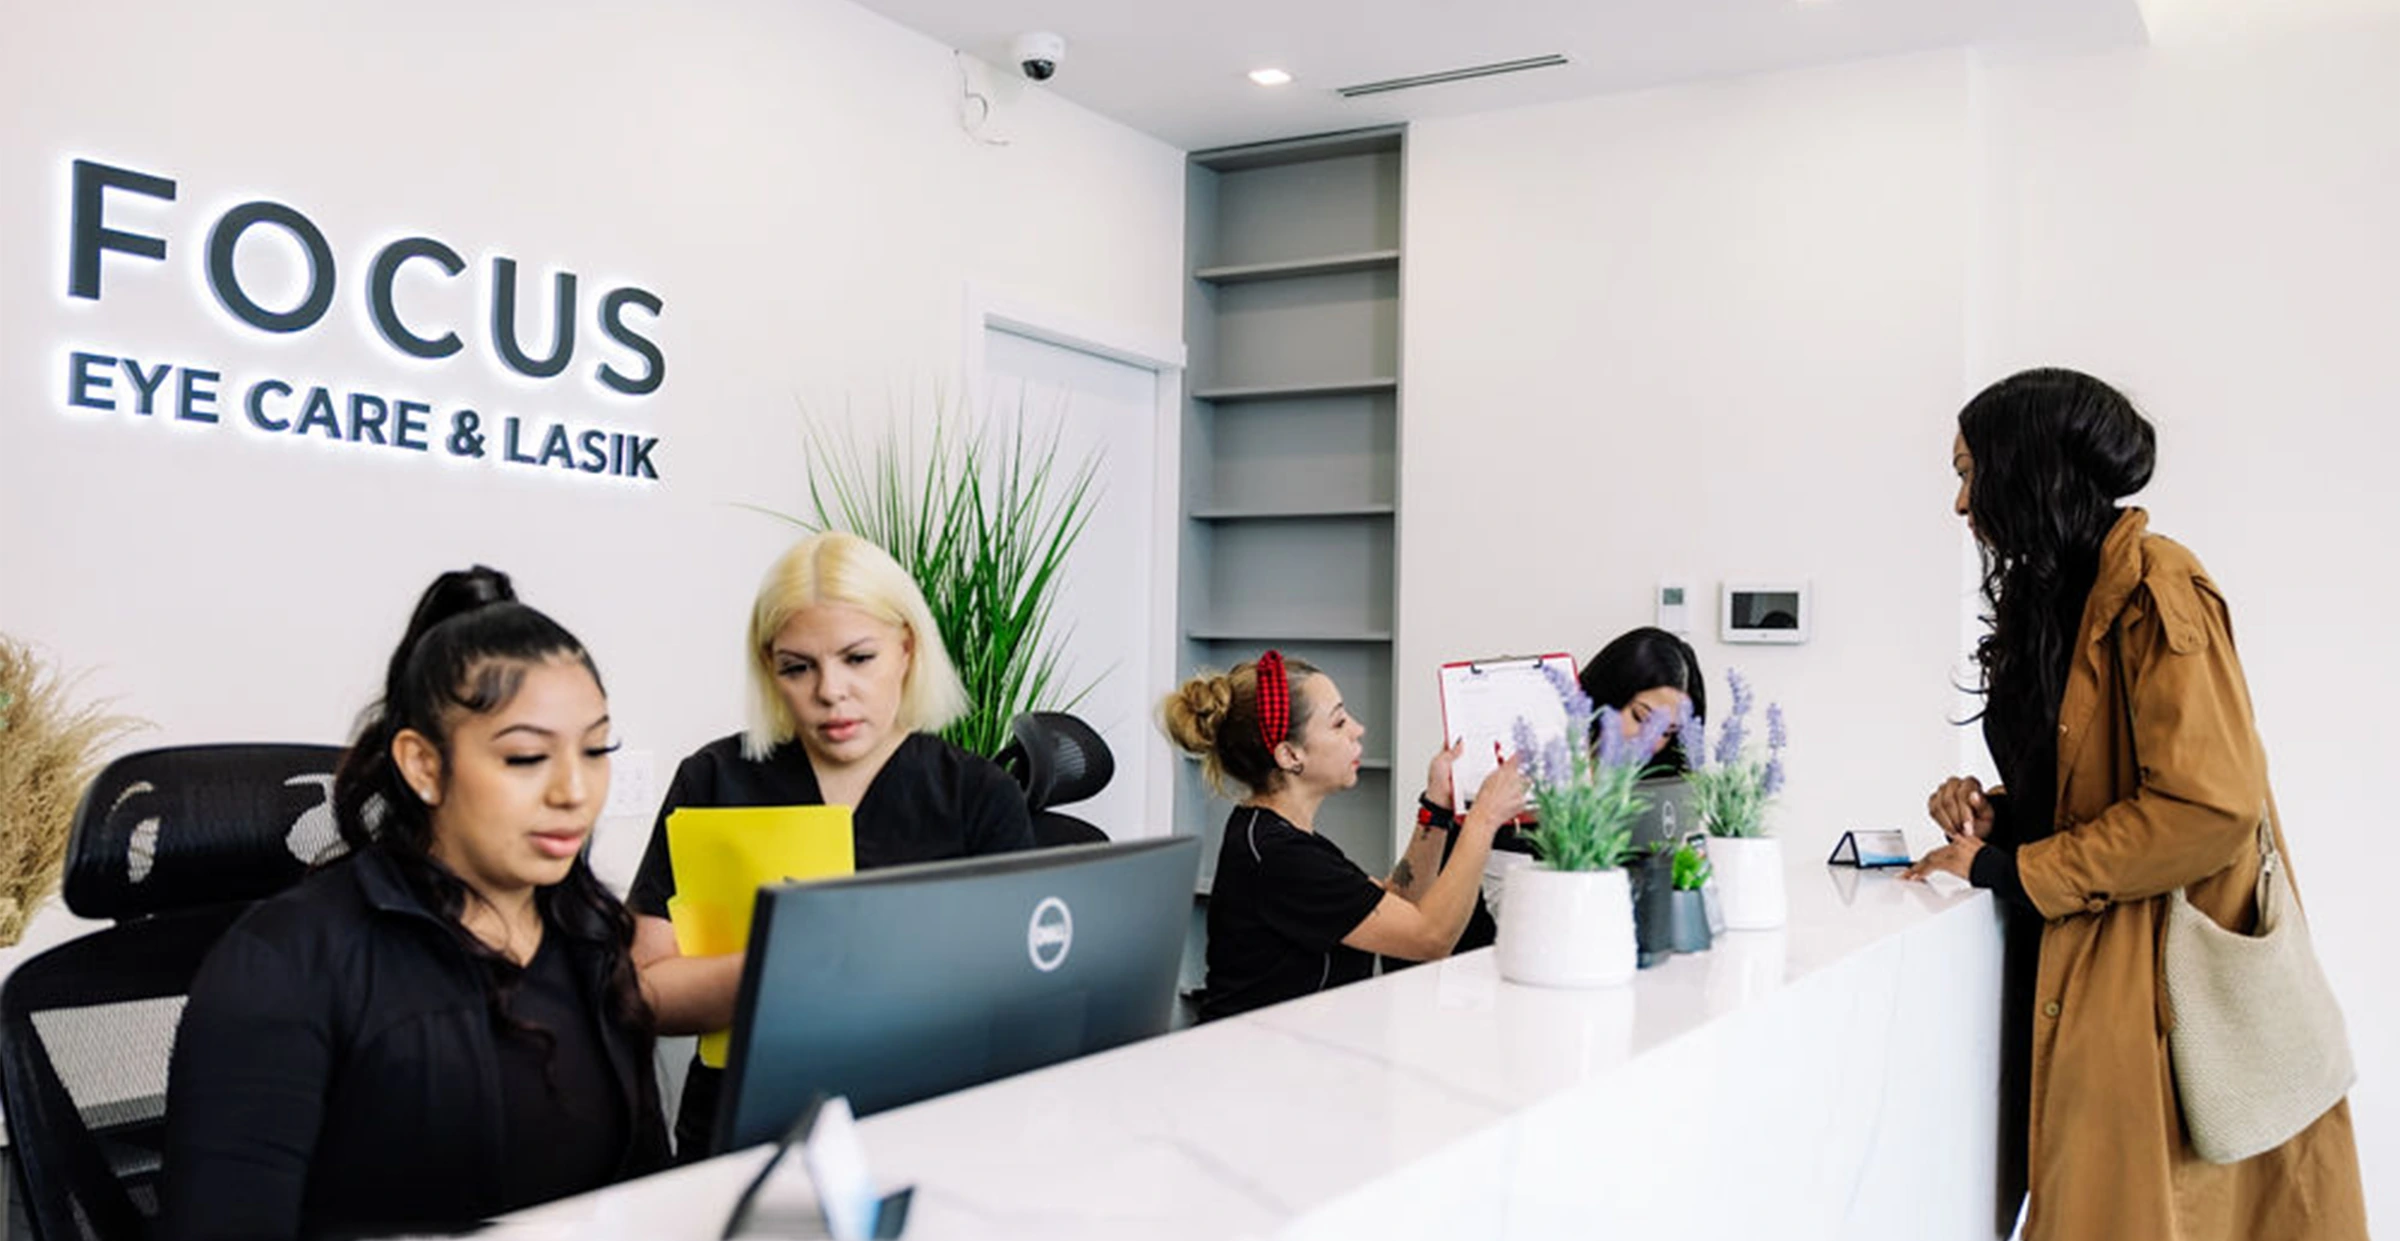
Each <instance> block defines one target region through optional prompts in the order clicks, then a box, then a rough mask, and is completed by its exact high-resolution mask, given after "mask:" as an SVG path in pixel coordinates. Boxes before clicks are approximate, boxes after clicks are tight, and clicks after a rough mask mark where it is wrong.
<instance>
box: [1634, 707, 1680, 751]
mask: <svg viewBox="0 0 2400 1241" xmlns="http://www.w3.org/2000/svg"><path fill="white" fill-rule="evenodd" d="M1675 720H1676V717H1674V716H1672V715H1669V714H1667V713H1666V712H1664V711H1653V712H1651V713H1650V714H1649V715H1648V716H1647V717H1645V718H1644V719H1643V720H1642V731H1641V733H1640V735H1639V736H1636V737H1635V738H1634V741H1633V758H1634V760H1635V761H1636V762H1641V763H1648V762H1649V761H1650V760H1651V758H1652V757H1654V756H1655V755H1657V753H1658V749H1659V747H1660V746H1661V745H1663V744H1665V743H1666V740H1667V730H1668V729H1670V728H1673V727H1674V726H1675Z"/></svg>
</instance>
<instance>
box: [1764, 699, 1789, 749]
mask: <svg viewBox="0 0 2400 1241" xmlns="http://www.w3.org/2000/svg"><path fill="white" fill-rule="evenodd" d="M1788 740H1790V738H1789V736H1788V735H1787V734H1785V732H1784V731H1783V704H1782V703H1780V702H1770V703H1768V704H1767V749H1768V751H1769V752H1781V751H1782V749H1783V746H1784V743H1785V742H1786V741H1788Z"/></svg>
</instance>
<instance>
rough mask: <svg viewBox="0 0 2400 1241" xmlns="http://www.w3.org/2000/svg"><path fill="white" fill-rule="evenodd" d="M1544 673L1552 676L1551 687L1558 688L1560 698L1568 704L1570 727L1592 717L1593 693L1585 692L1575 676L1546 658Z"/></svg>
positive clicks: (1543, 664) (1543, 666)
mask: <svg viewBox="0 0 2400 1241" xmlns="http://www.w3.org/2000/svg"><path fill="white" fill-rule="evenodd" d="M1542 675H1543V676H1545V677H1548V678H1550V688H1551V689H1553V690H1556V691H1557V692H1558V700H1559V701H1560V702H1562V703H1564V704H1566V708H1567V723H1568V725H1569V726H1570V727H1573V726H1575V725H1579V724H1582V723H1583V722H1584V721H1586V720H1589V719H1591V718H1592V698H1591V695H1589V694H1586V693H1584V692H1583V687H1582V686H1581V685H1578V684H1576V683H1575V680H1574V678H1572V677H1570V676H1568V675H1567V674H1566V673H1564V672H1561V671H1559V670H1558V665H1557V664H1554V663H1551V662H1550V661H1549V660H1546V659H1545V660H1543V661H1542Z"/></svg>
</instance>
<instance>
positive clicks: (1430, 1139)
mask: <svg viewBox="0 0 2400 1241" xmlns="http://www.w3.org/2000/svg"><path fill="white" fill-rule="evenodd" d="M1789 881H1790V885H1791V891H1790V896H1791V919H1790V922H1789V924H1788V925H1787V926H1785V927H1784V928H1783V929H1781V930H1776V931H1764V932H1735V933H1731V934H1728V935H1725V936H1723V937H1721V938H1720V939H1719V940H1718V943H1717V946H1716V947H1715V949H1714V950H1713V951H1710V952H1708V953H1705V954H1700V955H1694V956H1680V957H1675V958H1672V959H1671V960H1670V961H1668V962H1667V963H1666V964H1663V965H1661V966H1658V967H1656V968H1653V969H1649V970H1644V971H1642V972H1641V973H1640V974H1639V975H1638V976H1637V977H1636V978H1635V980H1634V982H1633V983H1632V984H1631V985H1629V986H1626V987H1622V988H1617V989H1614V990H1603V991H1545V990H1538V989H1533V988H1528V987H1520V986H1515V985H1511V984H1507V983H1503V982H1501V981H1500V979H1499V977H1498V976H1497V974H1496V973H1495V971H1494V968H1493V961H1492V954H1491V953H1490V952H1488V951H1486V952H1477V953H1471V954H1468V955H1466V956H1462V957H1458V958H1455V959H1452V960H1449V961H1443V962H1438V963H1434V964H1430V965H1424V966H1420V967H1417V968H1414V969H1409V970H1404V971H1401V972H1399V973H1396V974H1393V975H1389V976H1386V977H1382V978H1377V979H1374V980H1371V981H1369V982H1365V983H1361V984H1358V985H1355V986H1351V987H1347V988H1343V989H1341V990H1338V991H1333V992H1328V993H1326V994H1323V995H1319V996H1313V997H1310V998H1308V999H1305V1000H1300V1001H1297V1002H1294V1003H1290V1004H1285V1005H1281V1006H1278V1007H1275V1008H1271V1009H1267V1010H1263V1011H1260V1012H1256V1013H1252V1014H1248V1015H1245V1016H1242V1017H1237V1018H1233V1019H1230V1020H1226V1021H1221V1022H1217V1023H1214V1024H1211V1025H1207V1026H1202V1027H1199V1028H1196V1029H1191V1030H1186V1031H1182V1032H1178V1033H1175V1034H1171V1035H1168V1036H1166V1037H1163V1038H1158V1039H1153V1040H1151V1041H1149V1042H1145V1043H1140V1044H1136V1045H1134V1046H1131V1047H1124V1048H1119V1049H1117V1050H1116V1051H1113V1052H1109V1053H1106V1054H1103V1055H1098V1056H1092V1057H1088V1058H1086V1059H1083V1060H1079V1061H1075V1062H1073V1063H1069V1064H1063V1065H1059V1066H1056V1067H1053V1068H1050V1069H1045V1070H1042V1071H1040V1072H1035V1073H1029V1074H1025V1075H1023V1076H1020V1077H1016V1078H1011V1079H1008V1080H1006V1081H1001V1082H995V1083H992V1084H990V1085H986V1086H983V1087H979V1088H977V1089H973V1090H968V1091H963V1092H960V1093H958V1094H954V1095H950V1096H946V1097H944V1098H940V1099H935V1100H931V1101H928V1102H925V1103H920V1104H917V1105H915V1106H912V1107H907V1108H902V1109H900V1110H897V1111H893V1112H888V1113H884V1114H882V1115H879V1116H875V1117H871V1118H869V1119H868V1120H866V1121H864V1122H863V1123H862V1124H861V1126H860V1128H861V1133H862V1136H863V1138H864V1141H865V1144H866V1148H867V1154H868V1157H869V1159H870V1160H871V1161H872V1163H873V1165H874V1169H875V1173H876V1177H877V1180H878V1181H879V1182H881V1183H883V1184H884V1185H886V1186H887V1187H889V1186H896V1185H900V1184H913V1185H915V1186H916V1200H915V1204H914V1210H913V1211H912V1212H911V1216H910V1220H909V1228H908V1233H907V1235H908V1236H909V1237H911V1238H919V1239H922V1241H944V1239H947V1238H978V1239H991V1238H1042V1239H1044V1241H1060V1239H1064V1238H1107V1239H1108V1241H1122V1239H1124V1238H1183V1237H1189V1238H1212V1239H1215V1238H1241V1237H1279V1238H1295V1239H1312V1241H1313V1239H1317V1238H1353V1237H1370V1236H1371V1237H1376V1238H1379V1239H1381V1238H1397V1237H1419V1236H1422V1237H1440V1238H1444V1239H1445V1241H1457V1239H1459V1238H1465V1237H1476V1238H1482V1237H1556V1236H1578V1237H1637V1238H1646V1237H1674V1238H1678V1239H1679V1241H1689V1239H1692V1238H1714V1237H1724V1238H1737V1237H1738V1238H1762V1237H1774V1238H1827V1239H1832V1238H1840V1239H1842V1241H1867V1239H1873V1238H1893V1239H1895V1241H1900V1239H1905V1241H1942V1239H1948V1238H1958V1239H1961V1241H1964V1239H1966V1238H1978V1239H1980V1238H1988V1237H1991V1236H1992V1235H1993V1232H1994V1228H1993V1193H1994V1191H1993V1182H1994V1168H1995V1165H1996V1158H1995V1156H1996V1126H1997V1118H1996V1114H1997V1090H1996V1082H1997V1072H1998V1070H1997V1063H1998V1056H1999V1039H1998V1033H1999V1030H1998V1024H1999V994H2000V936H1999V930H1998V926H1997V922H1996V920H1995V918H1994V916H1993V912H1992V908H1991V904H1990V901H1989V900H1988V898H1987V897H1986V896H1985V895H1984V894H1982V893H1964V894H1958V895H1950V896H1944V895H1941V894H1938V893H1936V892H1935V891H1933V890H1932V889H1930V888H1927V887H1925V886H1923V885H1920V884H1910V883H1904V882H1902V881H1900V880H1899V879H1897V878H1896V877H1895V876H1894V875H1892V874H1890V873H1888V872H1874V873H1865V874H1861V873H1859V872H1856V871H1831V870H1829V869H1828V868H1827V867H1825V866H1823V865H1822V864H1820V863H1819V862H1817V861H1816V860H1815V859H1813V858H1793V859H1791V869H1790V875H1789ZM764 1157H765V1151H764V1149H763V1148H761V1149H754V1150H749V1151H740V1152H736V1153H734V1154H731V1155H727V1156H724V1157H722V1158H719V1159H716V1160H712V1161H710V1162H708V1163H704V1164H700V1165H697V1166H694V1167H690V1168H683V1169H679V1170H676V1171H672V1172H667V1173H662V1174H660V1175H658V1176H654V1177H650V1178H647V1179H645V1180H641V1181H636V1182H631V1183H628V1184H625V1185H621V1186H618V1187H616V1188H614V1189H610V1190H606V1191H603V1192H600V1193H597V1194H591V1195H586V1196H584V1197H581V1198H575V1199H569V1200H567V1201H564V1202H559V1203H553V1204H551V1205H549V1206H547V1207H543V1208H540V1209H538V1210H536V1211H533V1212H530V1213H528V1214H527V1215H525V1216H523V1217H522V1218H521V1219H520V1220H517V1221H512V1224H511V1226H509V1227H508V1228H506V1229H504V1230H503V1233H504V1235H509V1236H553V1235H555V1236H560V1237H565V1236H575V1237H622V1238H643V1239H645V1241H647V1239H651V1238H672V1237H715V1236H717V1235H718V1232H719V1230H720V1229H721V1228H722V1227H723V1225H724V1220H725V1217H726V1213H727V1212H728V1210H729V1209H730V1207H731V1205H732V1202H733V1200H734V1198H735V1196H736V1195H737V1194H738V1193H739V1191H740V1189H741V1187H742V1185H743V1183H744V1182H745V1181H746V1180H748V1178H749V1177H750V1175H751V1174H752V1173H753V1172H754V1171H755V1170H756V1169H757V1168H758V1167H759V1165H760V1163H761V1162H762V1160H763V1159H764ZM776 1182H777V1183H776V1185H775V1186H774V1187H773V1189H772V1190H771V1192H770V1194H769V1195H768V1200H769V1201H771V1202H773V1203H775V1204H777V1205H778V1206H780V1207H782V1208H784V1209H785V1210H787V1211H788V1210H789V1209H790V1208H791V1207H792V1206H794V1205H795V1204H797V1205H799V1206H802V1207H804V1206H805V1205H806V1204H807V1202H808V1188H807V1184H806V1177H805V1174H804V1173H803V1172H802V1171H801V1170H800V1168H799V1166H798V1160H797V1159H793V1160H788V1161H786V1163H785V1165H784V1167H783V1168H782V1169H780V1170H779V1171H778V1174H777V1176H776ZM778 1213H779V1214H781V1213H782V1212H778ZM487 1235H488V1234H487ZM787 1235H796V1234H789V1233H787Z"/></svg>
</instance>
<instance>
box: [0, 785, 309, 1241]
mask: <svg viewBox="0 0 2400 1241" xmlns="http://www.w3.org/2000/svg"><path fill="white" fill-rule="evenodd" d="M341 754H342V750H341V747H339V746H323V745H206V746H179V747H174V748H169V749H159V750H146V751H143V752H140V753H137V754H128V755H126V756H125V757H123V758H120V759H118V760H116V761H115V762H113V763H110V764H109V765H108V767H107V768H106V769H104V770H103V771H101V773H100V775H99V778H97V779H96V780H94V781H93V782H92V786H91V788H90V789H89V790H87V791H86V792H85V794H84V797H83V803H82V805H81V806H80V807H79V808H78V809H77V811H76V814H75V827H74V831H73V833H72V835H71V837H70V839H69V841H68V844H67V865H66V876H65V880H64V883H63V884H62V888H63V891H64V894H65V897H66V902H67V907H68V908H69V909H72V910H74V911H75V912H76V913H78V914H80V915H82V916H84V917H86V918H106V919H111V920H113V921H114V922H115V923H116V925H114V926H111V927H107V928H105V929H103V930H99V931H95V932H93V933H91V934H89V935H85V936H83V937H82V938H80V939H74V940H70V941H68V942H67V943H64V944H61V945H59V946H58V947H56V948H52V949H51V950H49V951H48V952H45V953H42V954H41V955H39V956H37V957H34V958H32V959H31V960H29V961H26V962H25V963H24V964H22V965H20V966H18V967H17V968H16V970H15V972H13V973H11V974H10V975H9V976H8V980H7V982H6V983H5V984H0V1106H4V1107H5V1109H6V1112H7V1116H8V1137H9V1145H10V1148H11V1151H12V1153H13V1154H14V1156H15V1158H14V1159H13V1161H12V1162H13V1163H14V1165H15V1169H16V1177H15V1183H14V1184H13V1185H12V1186H11V1192H13V1193H14V1194H16V1195H17V1196H18V1198H19V1199H20V1200H21V1201H22V1202H23V1204H24V1207H25V1214H26V1219H27V1222H28V1223H30V1224H31V1225H32V1228H33V1233H34V1236H35V1237H36V1238H37V1239H38V1241H69V1239H77V1241H142V1239H143V1238H146V1237H147V1236H148V1235H149V1231H150V1220H151V1219H152V1218H153V1217H154V1216H155V1215H156V1214H157V1211H158V1173H159V1156H160V1153H161V1150H162V1147H163V1145H164V1142H163V1139H164V1137H165V1128H166V1117H165V1107H166V1090H167V1062H168V1059H169V1056H170V1055H171V1054H172V1052H173V1050H174V1046H175V1026H176V1023H177V1021H179V1020H180V1019H181V1017H182V1015H183V999H184V993H185V991H186V990H187V989H188V988H189V987H190V985H191V980H192V975H193V974H194V973H195V972H197V971H198V970H199V968H200V962H201V961H202V959H204V958H205V957H206V956H207V955H208V951H209V949H210V948H211V947H213V946H214V945H215V943H216V941H217V938H218V936H219V935H221V934H222V933H223V932H224V930H225V928H226V927H227V926H229V925H231V924H232V922H233V920H234V919H235V918H237V917H239V916H240V915H241V913H242V911H243V910H244V909H246V908H247V907H248V906H249V904H250V902H252V901H255V900H257V899H258V898H260V897H263V896H268V895H272V894H273V893H275V892H277V891H279V890H281V889H282V888H284V887H286V886H288V885H290V884H291V883H292V882H293V881H294V880H296V879H298V878H299V877H300V876H301V875H303V874H305V873H307V871H308V868H309V867H310V865H312V864H313V863H315V862H317V861H319V860H321V859H323V858H326V857H330V856H332V855H333V854H334V853H335V852H337V851H338V849H339V836H338V835H337V833H336V832H335V830H334V825H333V805H332V801H333V797H332V790H333V772H334V767H335V765H336V764H337V763H339V762H340V760H341Z"/></svg>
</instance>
